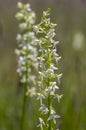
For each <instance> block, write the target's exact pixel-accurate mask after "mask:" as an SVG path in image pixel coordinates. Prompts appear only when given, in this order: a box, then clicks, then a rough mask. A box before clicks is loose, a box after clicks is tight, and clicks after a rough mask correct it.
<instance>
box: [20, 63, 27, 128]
mask: <svg viewBox="0 0 86 130" xmlns="http://www.w3.org/2000/svg"><path fill="white" fill-rule="evenodd" d="M26 68H27V65H26ZM27 79H28V73H27V71H26V82H25V86H24V95H23V106H22V115H21V124H20V130H24V122H25V110H26V103H27V95H26V92H27V85H28V82H27Z"/></svg>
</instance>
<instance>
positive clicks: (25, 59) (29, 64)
mask: <svg viewBox="0 0 86 130" xmlns="http://www.w3.org/2000/svg"><path fill="white" fill-rule="evenodd" d="M18 8H19V9H20V11H19V12H18V13H17V14H16V18H17V20H18V21H19V22H20V23H19V30H20V33H19V34H18V35H17V38H16V39H17V42H18V49H16V50H15V52H16V55H17V58H18V69H17V72H18V73H19V76H20V78H21V82H23V83H26V82H27V84H30V86H32V85H33V84H35V81H36V80H35V79H36V76H35V75H34V72H36V69H37V68H38V62H37V55H38V54H37V42H36V40H37V38H36V36H35V33H34V31H33V26H34V24H35V19H36V16H35V13H34V12H33V11H32V10H31V8H30V5H29V4H26V5H24V4H22V3H21V2H19V3H18ZM32 91H34V94H35V89H33V90H32ZM32 91H31V92H32ZM28 93H30V91H28Z"/></svg>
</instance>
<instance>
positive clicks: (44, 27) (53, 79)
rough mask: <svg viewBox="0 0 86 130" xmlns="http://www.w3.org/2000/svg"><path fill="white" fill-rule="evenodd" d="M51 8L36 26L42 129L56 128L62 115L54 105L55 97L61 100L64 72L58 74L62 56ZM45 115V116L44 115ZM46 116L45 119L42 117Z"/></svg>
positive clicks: (53, 129)
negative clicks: (59, 91)
mask: <svg viewBox="0 0 86 130" xmlns="http://www.w3.org/2000/svg"><path fill="white" fill-rule="evenodd" d="M49 15H50V9H48V10H47V11H44V12H43V16H42V19H41V22H40V23H39V24H38V25H37V26H35V31H36V33H37V34H39V38H38V40H37V41H38V45H39V48H40V49H39V57H38V61H39V79H38V86H39V92H38V93H37V95H38V97H37V99H38V100H39V101H40V108H39V111H40V113H41V114H40V117H39V122H40V123H39V124H38V127H40V128H41V130H45V128H47V129H48V130H55V128H54V124H56V119H57V118H59V117H60V116H59V115H57V114H56V111H55V109H54V107H53V100H54V99H55V98H57V99H58V102H59V101H60V98H61V97H62V95H59V94H58V93H57V91H58V89H59V87H58V85H57V82H58V84H59V82H60V78H61V76H62V74H58V61H59V60H60V59H61V57H60V56H59V55H58V54H57V49H56V47H57V44H58V43H59V42H58V41H55V40H54V39H53V38H54V36H55V35H56V34H55V27H56V24H53V23H52V22H51V21H50V18H49ZM44 115H45V117H44ZM42 117H44V119H43V118H42Z"/></svg>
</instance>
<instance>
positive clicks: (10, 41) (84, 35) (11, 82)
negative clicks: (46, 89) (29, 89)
mask: <svg viewBox="0 0 86 130" xmlns="http://www.w3.org/2000/svg"><path fill="white" fill-rule="evenodd" d="M17 2H18V0H0V130H15V129H16V130H19V122H20V116H21V105H22V86H21V85H18V84H19V83H18V82H19V80H18V75H17V73H16V68H17V61H16V55H15V53H14V50H15V48H16V47H17V43H16V35H17V33H18V23H17V20H16V19H15V14H16V12H17V7H16V5H17ZM22 2H23V3H27V2H29V3H30V4H31V7H32V9H33V10H34V11H35V12H36V14H37V18H38V19H37V23H38V22H39V21H40V17H41V15H42V11H43V10H46V9H47V8H48V7H50V8H51V10H52V11H51V18H52V21H53V22H54V23H57V24H58V25H57V28H56V34H57V37H56V39H57V40H59V41H60V44H59V46H58V48H57V50H58V53H59V54H60V55H61V56H62V60H61V62H60V71H61V72H62V73H63V77H62V79H61V85H60V92H61V93H63V94H64V96H63V99H62V100H61V103H60V104H58V105H57V104H56V110H57V112H58V114H59V115H61V119H60V121H59V127H60V129H61V130H86V0H22ZM37 121H38V104H37V103H36V102H35V99H32V100H31V99H28V109H27V114H26V121H25V130H36V129H38V128H36V125H37Z"/></svg>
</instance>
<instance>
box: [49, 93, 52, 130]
mask: <svg viewBox="0 0 86 130" xmlns="http://www.w3.org/2000/svg"><path fill="white" fill-rule="evenodd" d="M48 109H49V114H48V117H49V116H50V115H51V97H50V94H49V96H48ZM51 129H52V123H51V120H49V127H48V130H51Z"/></svg>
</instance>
